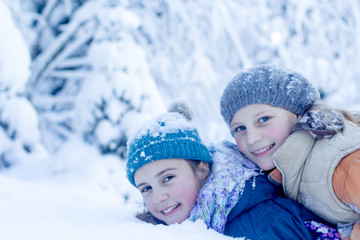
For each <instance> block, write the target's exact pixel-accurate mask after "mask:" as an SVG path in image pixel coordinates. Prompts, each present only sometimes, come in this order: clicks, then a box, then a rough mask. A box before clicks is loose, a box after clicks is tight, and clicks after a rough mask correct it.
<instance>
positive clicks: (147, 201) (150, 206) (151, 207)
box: [143, 196, 155, 214]
mask: <svg viewBox="0 0 360 240" xmlns="http://www.w3.org/2000/svg"><path fill="white" fill-rule="evenodd" d="M143 200H144V203H145V206H146V208H147V210H149V211H150V212H151V213H152V214H154V209H155V207H154V206H155V205H154V202H153V201H152V198H151V197H144V196H143Z"/></svg>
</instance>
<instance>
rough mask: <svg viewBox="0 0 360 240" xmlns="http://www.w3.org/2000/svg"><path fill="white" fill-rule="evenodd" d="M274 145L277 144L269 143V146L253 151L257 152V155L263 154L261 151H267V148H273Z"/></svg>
mask: <svg viewBox="0 0 360 240" xmlns="http://www.w3.org/2000/svg"><path fill="white" fill-rule="evenodd" d="M274 146H275V144H271V145H269V146H267V147H265V148H262V149H260V150H257V151H254V152H252V153H253V154H255V155H257V154H261V153H263V152H266V151H267V150H269V149H271V148H273V147H274Z"/></svg>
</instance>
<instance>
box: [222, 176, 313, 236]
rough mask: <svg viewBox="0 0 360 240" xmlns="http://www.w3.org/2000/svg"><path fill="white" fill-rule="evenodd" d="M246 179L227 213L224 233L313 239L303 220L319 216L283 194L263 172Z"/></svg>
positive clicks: (229, 234)
mask: <svg viewBox="0 0 360 240" xmlns="http://www.w3.org/2000/svg"><path fill="white" fill-rule="evenodd" d="M253 184H254V183H253V180H252V179H251V180H248V181H247V182H246V186H245V189H244V191H243V195H242V196H241V198H240V199H239V201H238V203H237V204H236V205H235V206H234V208H233V209H232V210H231V212H230V214H229V215H228V219H227V223H226V225H225V232H224V234H225V235H228V236H232V237H246V238H249V239H253V240H256V239H269V240H276V239H288V240H289V239H301V240H306V239H314V238H315V237H314V236H312V235H311V234H310V232H309V231H308V230H307V228H306V226H305V224H304V221H306V220H317V221H318V220H319V218H318V217H316V216H315V215H313V214H312V213H311V212H309V211H308V210H306V209H305V208H304V207H303V206H302V205H300V204H298V203H297V202H295V201H293V200H291V199H288V198H286V197H284V196H283V192H282V189H281V187H278V186H276V185H275V184H273V183H271V182H269V181H268V179H267V177H266V176H265V175H259V176H256V179H255V184H256V187H253Z"/></svg>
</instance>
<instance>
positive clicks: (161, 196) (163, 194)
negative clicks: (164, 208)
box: [154, 189, 169, 203]
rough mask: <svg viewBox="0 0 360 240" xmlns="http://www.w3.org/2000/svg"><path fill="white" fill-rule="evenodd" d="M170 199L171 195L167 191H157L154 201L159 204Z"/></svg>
mask: <svg viewBox="0 0 360 240" xmlns="http://www.w3.org/2000/svg"><path fill="white" fill-rule="evenodd" d="M168 198H169V195H168V193H167V191H166V190H165V189H157V190H156V191H154V201H155V202H157V203H160V202H163V201H166V200H167V199H168Z"/></svg>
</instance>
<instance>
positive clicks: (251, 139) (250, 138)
mask: <svg viewBox="0 0 360 240" xmlns="http://www.w3.org/2000/svg"><path fill="white" fill-rule="evenodd" d="M261 139H262V135H261V132H260V131H259V129H257V128H250V129H249V128H248V129H247V142H248V144H254V143H257V142H258V141H260V140H261Z"/></svg>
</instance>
